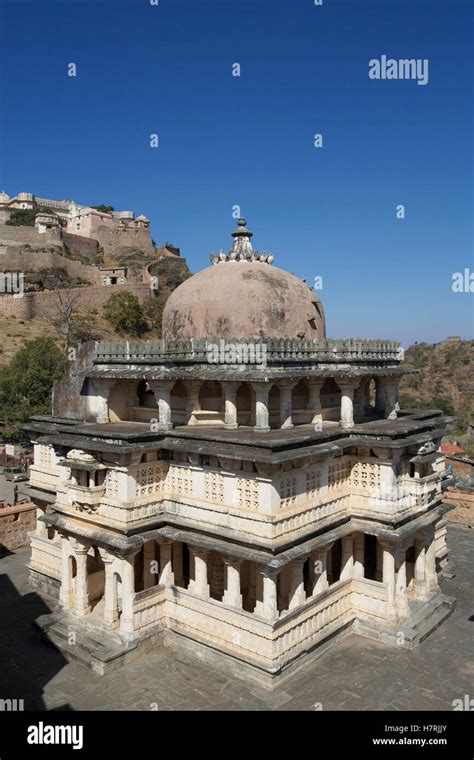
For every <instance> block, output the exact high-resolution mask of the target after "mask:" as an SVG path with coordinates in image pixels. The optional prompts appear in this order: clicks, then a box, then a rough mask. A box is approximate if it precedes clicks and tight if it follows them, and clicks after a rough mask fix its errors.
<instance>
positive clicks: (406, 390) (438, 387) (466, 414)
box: [400, 338, 474, 429]
mask: <svg viewBox="0 0 474 760" xmlns="http://www.w3.org/2000/svg"><path fill="white" fill-rule="evenodd" d="M473 359H474V341H472V340H461V339H460V338H448V339H447V340H444V341H441V342H440V343H434V344H431V343H415V344H414V345H413V346H410V348H409V349H408V350H407V351H406V352H405V361H406V365H407V366H408V367H413V368H415V369H418V370H419V371H420V372H419V374H418V375H412V376H408V377H405V378H404V379H403V380H402V383H401V386H400V403H401V406H402V407H421V408H427V407H435V408H437V409H442V410H443V411H445V412H446V413H447V414H452V415H454V416H455V417H456V418H457V425H458V427H459V428H461V429H462V428H466V427H467V426H468V424H469V423H471V424H472V422H473V420H474V403H473V399H474V374H473Z"/></svg>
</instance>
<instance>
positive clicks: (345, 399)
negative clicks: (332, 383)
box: [336, 379, 359, 429]
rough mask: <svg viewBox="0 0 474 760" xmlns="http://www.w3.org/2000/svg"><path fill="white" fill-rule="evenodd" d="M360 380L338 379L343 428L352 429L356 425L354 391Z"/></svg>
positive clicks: (341, 424)
mask: <svg viewBox="0 0 474 760" xmlns="http://www.w3.org/2000/svg"><path fill="white" fill-rule="evenodd" d="M358 382H359V380H358V379H356V380H343V379H337V380H336V383H337V385H338V387H339V388H340V391H341V419H340V422H339V424H340V426H341V427H342V428H347V429H350V428H353V427H354V391H355V389H356V386H357V384H358Z"/></svg>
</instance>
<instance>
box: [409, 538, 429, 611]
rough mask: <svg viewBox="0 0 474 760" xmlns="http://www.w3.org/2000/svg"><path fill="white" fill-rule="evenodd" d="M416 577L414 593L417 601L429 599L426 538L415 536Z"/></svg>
mask: <svg viewBox="0 0 474 760" xmlns="http://www.w3.org/2000/svg"><path fill="white" fill-rule="evenodd" d="M414 572H415V577H414V579H413V591H414V595H415V598H416V599H428V597H429V589H428V582H427V578H426V538H425V536H422V535H421V536H415V571H414Z"/></svg>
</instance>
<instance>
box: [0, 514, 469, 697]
mask: <svg viewBox="0 0 474 760" xmlns="http://www.w3.org/2000/svg"><path fill="white" fill-rule="evenodd" d="M449 545H450V547H451V552H452V558H453V561H454V563H455V566H456V577H455V578H453V579H451V580H446V579H441V584H442V586H443V589H444V591H445V592H446V593H447V594H449V595H453V596H456V597H457V599H458V605H457V608H456V610H455V612H454V614H453V615H452V616H451V617H450V618H449V619H448V620H447V621H446V622H445V623H443V625H442V626H441V627H440V628H439V629H438V630H437V631H435V632H434V633H433V634H432V635H431V636H430V637H429V638H428V639H427V640H426V641H425V642H423V644H422V645H421V646H420V647H419V648H418V649H417V650H415V651H413V652H410V651H407V650H403V649H392V648H388V647H386V646H384V645H381V644H377V643H375V642H373V641H368V640H366V639H360V638H357V637H355V636H352V637H350V638H348V639H346V640H345V641H344V642H342V643H341V644H339V645H337V646H336V648H334V649H333V650H332V651H331V652H329V653H328V654H326V655H324V656H323V657H321V658H320V659H319V660H317V661H316V662H314V663H313V664H312V665H308V666H306V667H305V668H304V669H303V670H302V671H300V672H299V673H297V674H295V675H294V676H293V677H292V679H291V681H288V682H287V683H286V684H285V685H284V686H282V687H279V688H278V689H276V690H274V691H273V693H269V692H267V691H265V690H264V689H261V688H259V687H258V686H253V685H248V684H246V683H245V682H243V681H240V680H236V679H233V678H230V677H229V676H227V675H225V674H223V673H222V672H221V671H220V670H219V669H218V667H215V668H210V667H209V666H206V665H204V664H202V663H200V662H199V661H196V659H195V658H193V657H191V656H190V655H189V654H184V653H181V652H176V651H171V650H163V651H161V652H159V653H157V654H156V655H153V656H147V657H143V658H142V659H141V660H139V661H137V662H136V663H133V664H130V665H128V666H125V667H124V668H122V669H121V670H119V671H117V672H116V673H112V674H110V675H108V676H104V677H102V678H101V677H100V676H96V675H95V674H94V673H92V672H91V671H90V670H88V669H87V668H85V667H83V666H82V665H80V664H77V663H68V662H66V661H65V659H64V658H63V656H62V655H61V654H60V653H58V652H56V651H54V650H53V649H52V648H50V647H49V646H47V645H45V644H43V643H41V641H40V640H39V638H38V635H37V634H36V633H35V631H34V630H33V629H32V627H31V625H30V621H31V620H32V619H33V618H35V617H37V616H39V615H40V614H43V613H45V612H47V611H48V608H47V604H46V603H45V601H44V599H43V598H42V597H40V596H39V595H38V594H37V593H36V592H31V591H30V590H29V589H28V585H27V573H26V562H27V560H28V551H26V550H22V551H21V552H17V553H16V554H11V555H7V556H5V557H3V558H2V559H0V642H1V649H0V691H1V693H0V698H4V699H6V698H8V697H11V698H15V697H16V698H17V699H24V700H25V709H26V710H28V709H48V710H51V709H72V710H80V709H83V710H129V709H133V710H150V709H152V708H151V705H153V704H154V705H155V708H154V709H157V708H158V709H160V710H216V709H218V710H315V709H318V707H317V706H318V705H319V704H320V705H321V708H322V709H323V710H353V709H355V710H408V709H410V710H451V709H452V700H453V699H459V698H461V699H463V698H464V695H466V694H468V695H471V697H472V696H474V600H473V588H474V583H473V581H474V577H473V576H474V572H473V562H472V557H473V551H474V531H473V530H471V529H469V528H465V527H458V526H454V527H451V528H450V529H449ZM321 708H319V709H321Z"/></svg>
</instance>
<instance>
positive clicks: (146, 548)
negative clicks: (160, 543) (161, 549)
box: [143, 541, 156, 588]
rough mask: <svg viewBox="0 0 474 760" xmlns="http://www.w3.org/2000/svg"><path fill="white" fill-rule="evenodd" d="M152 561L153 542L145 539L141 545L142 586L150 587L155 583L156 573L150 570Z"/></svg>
mask: <svg viewBox="0 0 474 760" xmlns="http://www.w3.org/2000/svg"><path fill="white" fill-rule="evenodd" d="M152 562H156V559H155V542H154V541H147V542H146V544H144V545H143V587H144V588H151V587H152V586H155V585H156V573H154V572H152V570H153V569H154V568H153V567H152Z"/></svg>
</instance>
